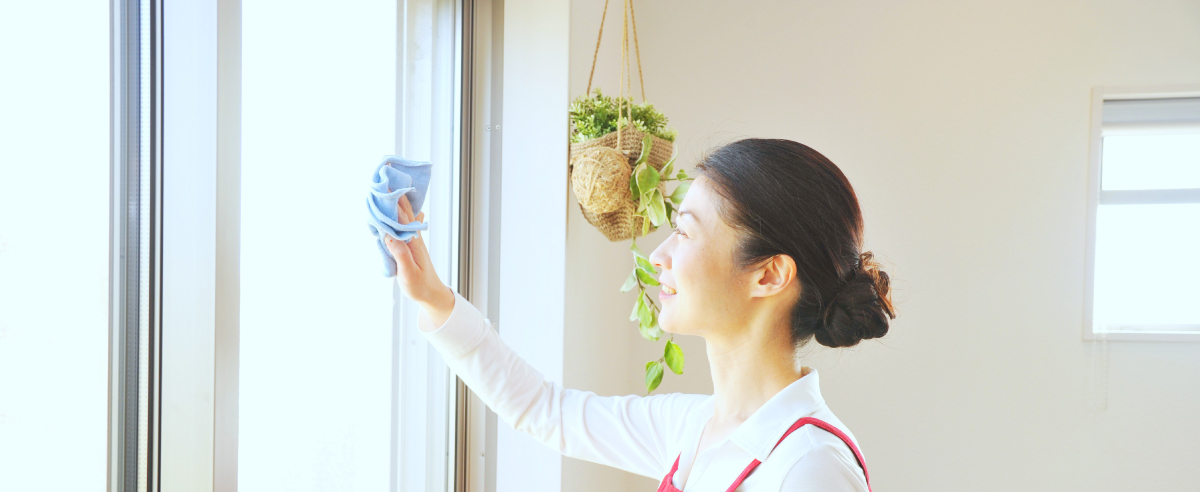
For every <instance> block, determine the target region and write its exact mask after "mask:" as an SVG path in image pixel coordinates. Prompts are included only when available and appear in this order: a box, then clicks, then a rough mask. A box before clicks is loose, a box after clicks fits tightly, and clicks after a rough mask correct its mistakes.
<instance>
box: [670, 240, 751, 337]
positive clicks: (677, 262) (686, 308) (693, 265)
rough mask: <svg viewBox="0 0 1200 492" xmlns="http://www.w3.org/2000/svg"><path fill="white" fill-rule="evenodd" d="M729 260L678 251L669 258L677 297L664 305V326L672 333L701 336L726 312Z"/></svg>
mask: <svg viewBox="0 0 1200 492" xmlns="http://www.w3.org/2000/svg"><path fill="white" fill-rule="evenodd" d="M727 263H728V259H722V258H719V257H717V255H716V254H714V253H713V252H712V251H710V250H707V249H704V248H680V249H679V250H678V251H676V252H675V254H673V255H672V257H671V273H672V279H674V281H675V287H676V288H677V289H678V290H679V295H677V296H676V297H674V298H673V299H670V300H668V301H666V302H665V303H664V310H663V316H664V322H665V324H667V325H668V326H664V329H669V330H671V331H672V332H675V333H688V334H701V332H700V331H702V330H703V328H704V326H707V325H711V324H713V322H714V321H717V320H718V319H720V318H723V317H725V314H724V313H726V312H728V309H727V308H728V306H726V304H727V303H729V302H730V301H731V299H732V298H733V297H734V296H730V295H729V294H730V292H729V289H730V287H731V285H730V279H729V278H728V277H729V272H728V271H726V270H725V269H724V268H722V267H724V266H727Z"/></svg>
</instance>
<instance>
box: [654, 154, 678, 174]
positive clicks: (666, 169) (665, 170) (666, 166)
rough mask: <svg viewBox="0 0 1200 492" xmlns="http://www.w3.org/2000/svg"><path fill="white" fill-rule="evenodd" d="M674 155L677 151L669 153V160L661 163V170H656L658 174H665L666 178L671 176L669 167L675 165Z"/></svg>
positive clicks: (671, 167) (672, 167)
mask: <svg viewBox="0 0 1200 492" xmlns="http://www.w3.org/2000/svg"><path fill="white" fill-rule="evenodd" d="M676 155H678V153H675V154H671V160H669V161H667V163H666V164H663V168H662V171H659V172H658V173H659V174H661V175H663V176H666V177H667V179H670V178H671V169H674V167H675V156H676Z"/></svg>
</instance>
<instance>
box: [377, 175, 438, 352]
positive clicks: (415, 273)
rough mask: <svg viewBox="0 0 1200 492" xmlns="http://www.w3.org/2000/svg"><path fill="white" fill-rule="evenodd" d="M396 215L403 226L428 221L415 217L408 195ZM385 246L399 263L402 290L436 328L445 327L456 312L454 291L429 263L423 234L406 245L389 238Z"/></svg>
mask: <svg viewBox="0 0 1200 492" xmlns="http://www.w3.org/2000/svg"><path fill="white" fill-rule="evenodd" d="M397 212H398V214H399V215H400V217H398V218H397V221H399V222H400V223H402V224H408V223H411V222H413V221H423V220H424V219H425V212H421V214H420V215H418V216H416V217H413V213H412V205H410V204H409V203H408V197H406V196H401V197H400V206H399V207H398V208H397ZM384 243H385V244H387V249H388V252H389V253H391V255H392V258H393V259H395V260H396V281H397V282H399V283H400V290H403V291H404V295H406V296H408V297H409V298H410V299H412V300H414V301H416V302H417V303H418V304H420V305H421V309H424V310H425V312H426V313H428V314H429V318H430V320H431V321H433V328H434V329H436V328H438V327H440V326H442V324H444V323H445V322H446V319H447V318H449V317H450V312H451V311H453V310H454V292H453V291H451V290H450V288H449V287H446V285H445V284H443V283H442V280H441V279H440V278H438V276H437V272H434V271H433V263H431V262H430V261H429V250H427V249H425V241H424V240H423V239H422V238H421V232H420V231H417V232H416V235H414V236H413V238H412V240H411V241H409V242H407V243H405V242H404V241H398V240H396V239H393V238H392V237H391V236H386V238H385V240H384Z"/></svg>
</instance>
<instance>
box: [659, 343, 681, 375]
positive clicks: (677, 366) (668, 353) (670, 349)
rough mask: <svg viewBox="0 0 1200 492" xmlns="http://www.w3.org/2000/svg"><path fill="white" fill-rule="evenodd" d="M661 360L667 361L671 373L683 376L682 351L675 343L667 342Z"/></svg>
mask: <svg viewBox="0 0 1200 492" xmlns="http://www.w3.org/2000/svg"><path fill="white" fill-rule="evenodd" d="M663 360H665V361H667V367H670V368H671V372H674V373H675V374H683V349H682V348H680V347H679V346H678V345H675V342H672V341H670V340H667V347H666V348H665V349H663Z"/></svg>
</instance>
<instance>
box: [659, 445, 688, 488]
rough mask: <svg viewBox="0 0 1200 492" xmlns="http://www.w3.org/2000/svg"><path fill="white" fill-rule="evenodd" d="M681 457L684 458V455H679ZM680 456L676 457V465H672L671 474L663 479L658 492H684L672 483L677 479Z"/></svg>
mask: <svg viewBox="0 0 1200 492" xmlns="http://www.w3.org/2000/svg"><path fill="white" fill-rule="evenodd" d="M679 456H683V453H679ZM679 456H676V457H675V464H674V465H671V472H670V473H667V476H665V477H663V481H662V483H660V484H658V492H683V491H681V490H679V489H677V488H675V484H673V483H671V481H672V480H674V479H675V472H677V471H679Z"/></svg>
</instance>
